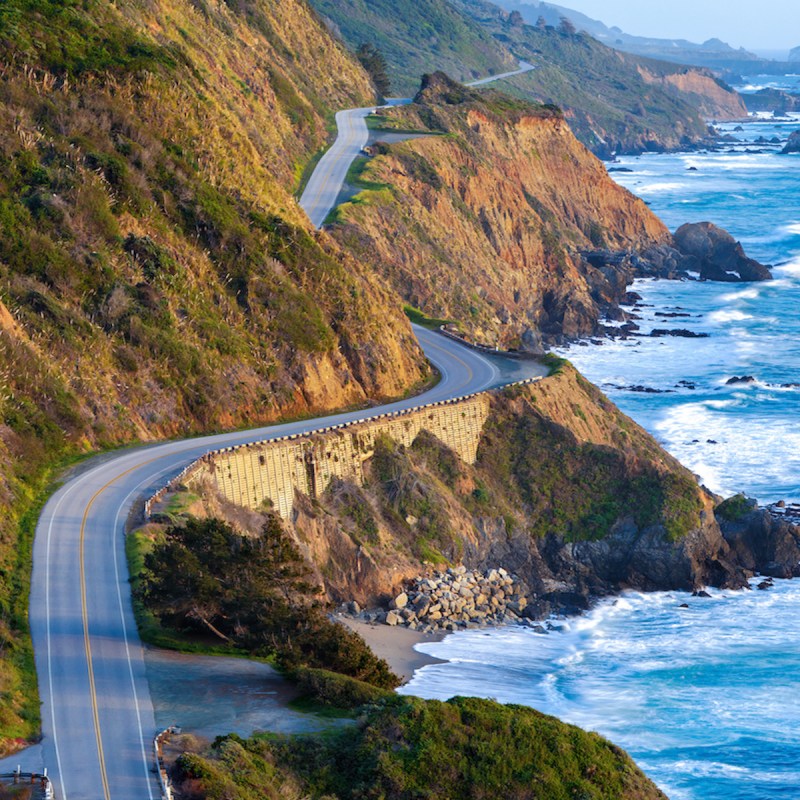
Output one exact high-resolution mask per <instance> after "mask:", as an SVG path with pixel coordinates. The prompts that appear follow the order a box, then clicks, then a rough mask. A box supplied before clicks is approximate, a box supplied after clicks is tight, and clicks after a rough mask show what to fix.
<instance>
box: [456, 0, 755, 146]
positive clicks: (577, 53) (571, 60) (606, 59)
mask: <svg viewBox="0 0 800 800" xmlns="http://www.w3.org/2000/svg"><path fill="white" fill-rule="evenodd" d="M453 4H454V6H455V7H456V8H458V9H460V10H462V12H463V13H464V14H465V15H466V16H470V17H472V18H473V19H474V20H475V21H476V22H478V23H480V24H481V25H482V27H484V28H485V29H486V30H488V31H490V32H491V33H492V34H493V35H494V36H495V38H497V39H498V41H500V42H501V43H502V44H503V45H505V46H506V47H508V48H509V49H511V50H513V52H514V53H515V54H517V55H518V56H519V57H520V58H524V59H526V60H528V61H531V62H533V63H535V64H537V65H538V69H536V70H534V71H533V72H530V73H527V74H525V75H523V76H520V77H518V78H515V79H513V81H511V82H510V85H511V86H512V87H513V89H511V90H510V91H513V92H514V93H515V94H517V95H519V96H521V97H525V98H529V99H535V100H539V101H541V102H547V103H555V104H557V105H558V106H560V107H561V108H563V109H564V111H565V112H566V114H567V116H568V118H569V120H570V125H571V127H572V129H573V130H574V131H575V134H576V135H577V136H578V138H579V139H580V140H581V141H582V142H583V143H584V144H586V145H587V146H589V147H590V148H591V149H592V150H593V151H595V152H596V153H600V154H603V155H607V154H609V153H611V152H615V151H616V152H626V153H628V152H642V151H644V150H651V149H678V148H686V147H687V146H689V145H691V144H692V143H693V142H697V141H698V140H699V139H702V138H703V137H704V136H705V135H706V133H707V129H706V125H705V122H704V117H706V116H708V117H718V118H722V119H732V118H738V117H744V116H746V110H745V109H744V106H743V105H742V101H741V98H740V97H739V96H738V95H737V94H736V93H735V92H733V91H732V90H730V89H729V88H728V87H725V86H723V85H721V84H720V83H719V82H717V81H716V80H715V79H714V78H713V77H712V76H711V74H710V73H709V72H707V71H705V70H702V69H695V70H692V69H687V68H685V67H681V66H678V65H675V64H666V63H663V62H657V61H652V60H650V59H644V58H640V57H637V56H632V55H628V54H623V53H620V52H619V51H617V50H613V49H611V48H610V47H607V46H606V45H604V44H601V43H600V42H598V41H597V40H595V39H593V38H591V37H590V36H589V35H588V34H585V33H578V34H569V33H566V32H563V31H561V30H559V29H557V28H555V27H553V26H547V27H545V28H538V27H536V26H534V25H527V24H520V22H519V20H518V19H516V18H512V17H509V15H508V14H507V13H506V12H504V11H502V10H501V9H499V8H498V7H497V6H495V5H494V4H493V3H490V2H487V1H486V0H453ZM686 74H690V75H691V76H692V78H691V80H690V81H688V80H687V79H686V78H685V77H680V76H685V75H686ZM669 76H672V77H669ZM505 88H506V87H505V86H504V89H505Z"/></svg>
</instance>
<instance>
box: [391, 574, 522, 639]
mask: <svg viewBox="0 0 800 800" xmlns="http://www.w3.org/2000/svg"><path fill="white" fill-rule="evenodd" d="M526 595H527V589H526V587H525V585H524V584H523V583H522V582H521V581H520V580H519V579H518V578H516V577H515V576H513V575H511V574H510V573H508V572H507V571H506V570H504V569H502V568H500V569H490V570H486V571H485V572H481V571H479V570H468V569H467V568H466V567H463V566H460V567H453V568H451V569H448V570H447V571H445V572H436V573H434V574H433V575H432V576H430V577H425V578H417V579H416V580H414V581H412V582H411V584H410V585H409V587H408V589H407V590H406V591H404V592H402V593H401V594H399V595H398V596H397V597H395V598H394V599H393V600H392V601H391V603H390V604H389V611H388V612H386V613H385V614H381V615H380V617H382V619H381V618H380V617H379V618H378V619H377V620H376V621H382V622H385V623H386V624H387V625H405V626H406V627H408V628H411V629H412V630H421V631H432V630H437V629H438V630H449V631H454V630H458V629H461V628H476V627H481V626H484V625H507V624H509V623H512V622H519V621H520V619H521V618H522V616H523V614H524V612H525V608H526V607H527V605H528V598H527V596H526Z"/></svg>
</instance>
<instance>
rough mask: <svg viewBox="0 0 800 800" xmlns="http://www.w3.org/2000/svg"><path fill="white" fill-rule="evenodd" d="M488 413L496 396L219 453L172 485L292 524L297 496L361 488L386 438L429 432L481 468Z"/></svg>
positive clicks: (408, 438)
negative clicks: (367, 465)
mask: <svg viewBox="0 0 800 800" xmlns="http://www.w3.org/2000/svg"><path fill="white" fill-rule="evenodd" d="M536 380H539V379H538V378H533V379H531V380H528V381H521V383H532V382H534V381H536ZM488 414H489V396H488V395H487V394H486V393H478V394H475V395H470V396H467V397H460V398H455V399H453V400H447V401H444V402H441V403H433V404H430V405H426V406H419V407H416V408H411V409H408V410H407V411H398V412H394V413H391V414H381V415H379V416H377V417H373V418H372V419H367V420H364V421H361V422H354V423H346V424H342V425H334V426H333V427H330V428H322V429H320V430H317V431H313V432H312V433H309V434H304V435H297V436H288V437H282V438H280V439H272V440H268V441H263V442H256V443H253V444H247V445H241V446H239V447H230V448H225V449H223V450H216V451H214V452H211V453H208V454H207V455H206V456H204V457H203V458H201V459H200V460H199V461H196V462H195V463H194V464H192V465H190V466H189V467H187V469H185V470H184V471H183V472H182V473H181V475H180V476H178V478H176V479H175V480H173V481H172V482H171V484H170V486H175V485H177V484H178V483H180V484H183V485H185V486H187V487H189V488H193V489H196V490H202V488H203V487H204V486H210V487H213V488H214V489H216V491H217V492H219V494H220V495H222V496H223V497H224V498H225V499H226V500H228V501H229V502H230V503H233V504H235V505H238V506H242V507H244V508H250V509H254V510H256V509H262V508H265V507H271V508H273V509H274V510H275V511H277V512H278V513H279V514H280V515H281V517H283V518H284V519H288V518H289V517H290V516H291V513H292V509H293V507H294V498H295V493H296V492H300V493H302V494H305V495H307V496H309V497H312V498H316V497H319V496H320V495H322V493H323V492H324V491H325V489H327V488H328V485H329V484H330V482H331V481H332V480H333V479H334V478H342V479H346V480H350V481H352V482H354V483H356V484H358V485H362V484H363V482H364V467H363V465H364V462H365V461H366V460H367V459H368V458H370V457H371V456H372V454H373V453H374V450H375V442H376V441H377V439H379V438H380V437H381V436H388V437H389V438H391V439H394V440H395V441H397V442H399V443H401V444H403V445H405V446H406V447H408V446H409V445H411V443H412V442H413V441H414V439H415V438H416V437H417V435H418V434H419V433H420V431H422V430H427V431H428V432H429V433H431V434H433V435H434V436H436V438H437V439H439V440H440V441H442V442H443V443H444V444H446V445H447V446H448V447H449V448H450V449H452V450H453V451H455V452H456V453H458V455H459V456H460V457H461V458H462V459H463V460H464V461H465V462H467V463H468V464H474V463H475V459H476V457H477V451H478V443H479V441H480V437H481V433H482V432H483V426H484V424H485V422H486V418H487V416H488ZM166 488H167V489H168V488H170V487H166ZM162 494H163V490H162V492H159V494H158V495H156V497H154V498H151V499H150V500H149V501H148V502H147V503H146V504H145V512H146V514H149V511H150V508H151V506H152V504H153V502H155V501H156V500H158V499H160V496H161V495H162Z"/></svg>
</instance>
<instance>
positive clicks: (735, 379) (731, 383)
mask: <svg viewBox="0 0 800 800" xmlns="http://www.w3.org/2000/svg"><path fill="white" fill-rule="evenodd" d="M755 382H756V379H755V378H754V377H753V376H752V375H742V376H741V377H739V376H738V375H734V376H733V377H732V378H728V380H726V381H725V385H726V386H735V385H736V384H737V383H755Z"/></svg>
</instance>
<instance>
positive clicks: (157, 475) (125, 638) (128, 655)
mask: <svg viewBox="0 0 800 800" xmlns="http://www.w3.org/2000/svg"><path fill="white" fill-rule="evenodd" d="M173 469H174V466H171V467H166V468H165V469H162V470H160V471H159V472H157V473H155V474H153V475H149V476H148V477H147V478H145V479H144V480H143V481H141V483H138V484H137V485H136V486H135V487H134V488H133V489H131V491H130V492H129V493H128V495H127V496H126V497H125V499H124V500H123V501H122V502H121V503H120V504H119V506H118V508H117V514H116V516H115V517H114V527H113V535H114V536H115V537H116V536H117V533H118V529H119V517H120V514H121V513H122V509H123V508H125V506H126V505H127V503H128V501H129V500H130V499H131V498H132V497H133V496H134V495H135V494H136V493H137V492H138V491H139V490H140V489H141V488H142V486H144V485H145V484H147V483H150V482H152V481H154V480H157V479H158V478H160V477H161V476H162V475H163V474H164V473H166V472H172V470H173ZM109 488H111V487H109ZM123 535H124V531H123ZM113 553H114V578H115V580H116V584H117V600H118V602H119V618H120V622H121V623H122V638H123V641H124V642H125V657H126V658H127V660H128V674H129V675H130V679H131V691H132V692H133V704H134V706H135V707H136V724H137V726H138V728H139V744H140V745H141V748H142V762H143V765H144V774H145V780H146V781H147V794H148V795H149V797H150V800H153V787H152V785H151V784H152V778H151V776H150V767H149V760H148V756H147V750H146V748H145V744H144V730H143V729H142V716H141V709H140V708H139V696H138V694H137V692H136V679H135V677H134V675H133V662H132V661H131V650H130V641H129V639H128V626H127V625H126V624H125V607H124V603H123V600H122V590H121V588H120V580H119V559H118V558H117V548H116V545H114V546H113ZM142 662H143V663H144V654H143V655H142ZM146 679H147V676H146V675H145V680H146ZM153 714H154V715H155V709H153Z"/></svg>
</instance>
